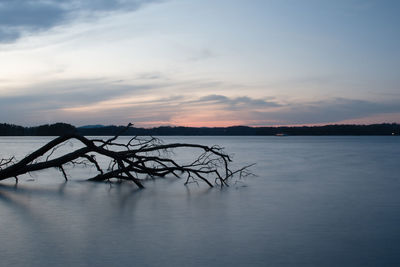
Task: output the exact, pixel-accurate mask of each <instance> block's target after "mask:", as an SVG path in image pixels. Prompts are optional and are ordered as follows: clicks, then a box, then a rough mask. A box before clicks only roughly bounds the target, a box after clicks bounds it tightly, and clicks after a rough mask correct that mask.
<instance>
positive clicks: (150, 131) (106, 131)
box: [0, 123, 400, 136]
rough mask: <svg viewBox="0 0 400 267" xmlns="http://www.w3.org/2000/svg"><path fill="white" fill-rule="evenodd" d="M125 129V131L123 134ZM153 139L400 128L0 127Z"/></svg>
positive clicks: (7, 131) (392, 126) (24, 132)
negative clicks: (144, 136)
mask: <svg viewBox="0 0 400 267" xmlns="http://www.w3.org/2000/svg"><path fill="white" fill-rule="evenodd" d="M124 129H125V131H124ZM121 132H122V134H121V135H124V136H129V135H153V136H329V135H332V136H336V135H337V136H339V135H354V136H360V135H400V124H398V123H381V124H369V125H354V124H337V125H324V126H290V127H289V126H279V127H249V126H231V127H183V126H176V127H174V126H160V127H154V128H136V127H130V128H128V129H126V126H115V125H111V126H103V125H88V126H82V127H75V126H73V125H71V124H67V123H55V124H46V125H40V126H35V127H23V126H18V125H14V124H7V123H0V136H59V135H64V134H71V133H77V134H81V135H88V136H90V135H98V136H109V135H116V134H119V133H121Z"/></svg>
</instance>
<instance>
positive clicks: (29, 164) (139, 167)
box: [0, 124, 252, 188]
mask: <svg viewBox="0 0 400 267" xmlns="http://www.w3.org/2000/svg"><path fill="white" fill-rule="evenodd" d="M130 126H131V124H129V125H128V126H127V127H126V128H125V130H126V129H128V128H129V127H130ZM120 134H122V132H120V133H118V134H117V135H116V136H114V137H112V138H110V139H107V140H101V139H93V140H90V139H88V138H86V137H84V136H80V135H75V134H70V135H65V136H60V137H58V138H56V139H54V140H52V141H50V142H49V143H47V144H46V145H44V146H42V147H41V148H39V149H38V150H36V151H34V152H33V153H31V154H29V155H27V156H26V157H25V158H23V159H22V160H20V161H18V162H16V161H15V159H14V157H12V158H10V159H2V160H0V181H1V180H4V179H8V178H11V177H17V176H19V175H23V174H26V173H31V172H35V171H40V170H44V169H48V168H53V167H54V168H58V169H59V170H60V172H61V173H62V175H63V177H64V178H65V180H68V175H67V173H66V171H65V169H64V167H63V166H64V165H66V164H73V165H81V166H84V167H85V166H88V165H91V166H94V167H95V168H96V170H97V171H98V174H97V175H96V176H95V177H92V178H90V179H89V180H91V181H106V180H110V179H112V178H116V179H120V180H129V181H132V182H134V183H135V184H136V185H137V186H138V187H139V188H143V187H144V186H143V184H142V181H143V180H144V179H145V177H149V176H150V177H165V176H167V175H173V176H175V177H177V178H179V177H182V176H183V175H184V174H186V176H187V178H186V182H185V184H188V183H193V182H194V183H197V182H198V181H203V182H205V183H206V184H207V185H209V186H210V187H213V186H214V185H219V186H228V182H229V180H230V179H232V177H233V176H235V175H237V176H239V177H242V176H246V175H248V174H250V172H249V171H248V169H249V167H251V166H252V165H249V166H245V167H242V168H240V169H238V170H231V169H230V166H229V164H230V162H231V158H230V157H229V155H228V154H225V153H224V151H223V148H221V147H219V146H211V147H210V146H205V145H199V144H186V143H173V144H163V143H162V142H161V141H160V140H159V139H157V138H154V137H147V138H143V137H138V136H135V137H132V138H131V139H130V140H129V141H128V142H127V143H124V142H118V137H119V135H120ZM73 139H75V140H78V141H79V142H81V143H82V144H83V147H82V148H79V149H76V150H74V151H72V152H68V153H64V154H63V155H61V156H54V152H55V150H56V149H57V148H59V147H60V146H61V145H62V144H64V143H65V142H67V141H71V140H73ZM174 149H192V150H193V149H194V150H198V152H199V153H197V154H198V155H199V156H197V157H196V156H194V158H193V159H187V161H188V162H189V163H180V162H178V161H177V160H176V159H174V158H173V157H171V156H170V155H173V154H171V153H173V151H174ZM45 154H48V155H47V157H46V158H45V159H42V158H43V157H42V156H43V155H45ZM96 155H101V156H102V157H106V158H108V159H109V163H108V164H107V166H106V167H104V166H102V164H100V162H99V161H98V160H97V157H96ZM193 155H195V154H193ZM51 156H53V157H52V158H50V157H51ZM210 181H214V183H211V182H210Z"/></svg>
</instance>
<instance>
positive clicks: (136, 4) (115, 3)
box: [0, 0, 160, 42]
mask: <svg viewBox="0 0 400 267" xmlns="http://www.w3.org/2000/svg"><path fill="white" fill-rule="evenodd" d="M154 2H160V1H158V0H131V1H122V0H99V1H79V0H46V1H45V0H37V1H33V0H3V1H1V3H0V42H12V41H15V40H17V39H18V38H19V37H20V36H21V35H23V34H24V33H32V32H37V31H43V30H48V29H51V28H53V27H55V26H57V25H61V24H64V23H69V22H71V21H74V20H75V19H78V18H82V17H83V18H86V19H88V18H96V17H97V16H100V15H103V14H105V13H109V12H117V11H123V12H130V11H135V10H137V9H139V8H141V7H142V6H144V5H145V4H149V3H154Z"/></svg>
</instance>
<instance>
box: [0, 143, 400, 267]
mask: <svg viewBox="0 0 400 267" xmlns="http://www.w3.org/2000/svg"><path fill="white" fill-rule="evenodd" d="M50 139H51V138H48V137H1V138H0V156H1V157H7V156H9V155H14V154H15V155H17V157H18V158H22V156H23V155H25V154H26V153H28V152H31V151H33V150H34V149H36V148H38V147H40V145H42V144H44V143H46V142H47V141H48V140H50ZM163 139H164V141H165V142H167V143H170V142H177V141H179V142H190V143H202V144H219V145H222V146H224V147H225V148H226V151H227V152H229V153H232V154H234V160H235V162H234V164H235V166H242V165H244V164H249V163H253V162H254V163H257V165H256V166H255V167H254V168H253V172H254V173H255V174H257V175H258V176H257V177H252V178H247V179H245V180H243V181H237V182H236V183H232V186H231V187H229V188H227V189H222V190H221V189H218V188H213V189H209V188H207V187H206V186H204V185H200V186H197V185H196V184H191V185H190V186H184V185H183V182H184V181H183V180H179V179H174V178H171V179H158V180H153V181H148V182H146V184H145V186H146V189H144V190H137V189H136V187H135V186H134V184H130V183H122V184H111V185H110V184H108V183H90V182H85V181H84V179H85V178H88V177H91V176H93V175H94V174H95V171H94V170H82V169H78V170H73V171H72V173H71V176H73V179H71V180H70V181H68V182H64V180H63V178H62V176H61V175H60V174H59V173H57V171H56V170H50V171H45V172H41V173H39V174H36V175H35V176H32V177H30V176H23V177H21V178H20V182H19V183H18V185H15V184H14V181H13V180H10V181H3V182H0V225H1V228H0V242H1V246H0V255H1V266H66V265H69V266H134V265H135V266H400V193H399V192H400V175H399V173H400V157H399V151H400V138H398V137H396V136H393V137H391V136H388V137H165V138H163ZM181 155H182V157H185V156H186V155H185V153H183V154H181Z"/></svg>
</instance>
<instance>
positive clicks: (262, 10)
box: [0, 0, 400, 127]
mask: <svg viewBox="0 0 400 267" xmlns="http://www.w3.org/2000/svg"><path fill="white" fill-rule="evenodd" d="M399 13H400V1H396V0H393V1H390V0H384V1H382V0H376V1H370V0H363V1H360V0H336V1H328V0H326V1H325V0H304V1H298V0H285V1H281V0H276V1H275V0H248V1H244V0H98V1H83V0H1V1H0V122H6V123H14V124H19V125H26V126H32V125H38V124H43V123H54V122H58V121H63V122H68V123H72V124H74V125H77V126H80V125H86V124H98V123H101V124H121V125H122V124H127V123H128V122H133V123H135V125H137V126H145V127H151V126H158V125H184V126H229V125H251V126H261V125H304V124H307V125H315V124H328V123H376V122H400V16H399V15H398V14H399Z"/></svg>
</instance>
